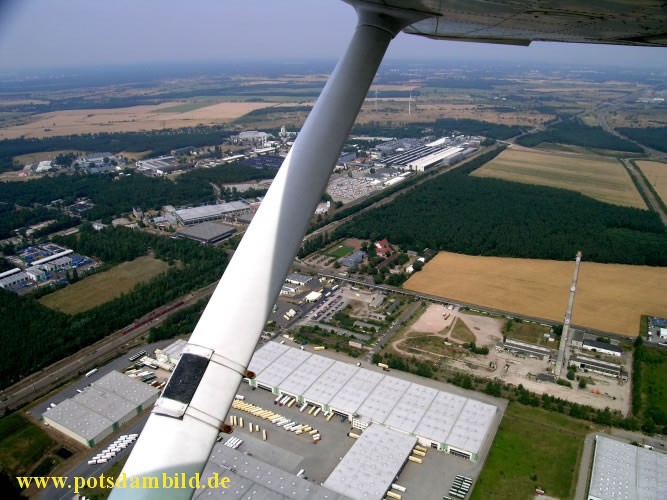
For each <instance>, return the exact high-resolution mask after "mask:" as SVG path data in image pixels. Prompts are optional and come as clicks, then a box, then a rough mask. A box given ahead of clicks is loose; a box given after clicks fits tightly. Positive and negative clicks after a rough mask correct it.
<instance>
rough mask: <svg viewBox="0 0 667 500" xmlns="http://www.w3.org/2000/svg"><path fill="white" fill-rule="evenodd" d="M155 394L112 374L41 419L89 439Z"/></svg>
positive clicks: (146, 388)
mask: <svg viewBox="0 0 667 500" xmlns="http://www.w3.org/2000/svg"><path fill="white" fill-rule="evenodd" d="M158 393H159V391H158V389H156V388H155V387H152V386H150V385H148V384H144V383H143V382H140V381H138V380H136V379H133V378H130V377H128V376H126V375H123V374H122V373H119V372H117V371H112V372H109V373H108V374H106V375H105V376H104V377H102V378H100V379H98V380H96V381H95V382H93V383H92V385H91V386H90V387H86V388H85V389H83V392H82V393H80V394H77V395H76V396H74V397H72V398H70V399H66V400H65V401H63V402H61V403H60V404H58V405H56V406H55V407H54V408H51V410H49V411H48V412H44V413H43V414H42V417H43V418H44V419H45V420H50V421H52V422H54V423H56V424H59V425H61V426H63V427H65V428H66V429H69V430H70V431H71V432H73V433H75V434H77V435H78V436H80V437H82V438H84V439H86V440H91V439H94V438H95V437H97V436H99V435H100V433H102V432H103V431H105V430H106V429H108V428H110V427H111V426H112V425H113V424H114V423H116V422H118V421H120V420H122V419H123V418H125V417H127V416H128V415H130V414H132V413H134V412H135V411H136V409H137V408H138V407H139V405H146V404H147V403H148V402H150V401H151V400H152V399H154V398H157V395H158Z"/></svg>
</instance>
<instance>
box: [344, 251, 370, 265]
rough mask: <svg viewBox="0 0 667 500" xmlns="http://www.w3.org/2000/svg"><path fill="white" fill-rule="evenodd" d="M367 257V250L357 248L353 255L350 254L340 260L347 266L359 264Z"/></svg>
mask: <svg viewBox="0 0 667 500" xmlns="http://www.w3.org/2000/svg"><path fill="white" fill-rule="evenodd" d="M365 258H366V252H364V251H363V250H357V251H356V252H354V253H353V254H351V255H348V256H347V257H345V258H344V259H342V260H341V261H340V263H341V264H342V265H343V266H345V267H354V266H358V265H359V264H361V263H362V262H363V260H364V259H365Z"/></svg>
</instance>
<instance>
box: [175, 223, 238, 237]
mask: <svg viewBox="0 0 667 500" xmlns="http://www.w3.org/2000/svg"><path fill="white" fill-rule="evenodd" d="M235 232H236V228H235V227H234V226H227V225H225V224H217V223H215V222H209V221H207V222H200V223H199V224H193V225H192V226H188V227H186V228H184V229H181V230H180V231H177V233H176V234H178V235H179V236H185V237H187V238H194V239H197V240H204V241H211V240H215V239H217V238H222V237H224V236H227V235H229V234H233V233H235Z"/></svg>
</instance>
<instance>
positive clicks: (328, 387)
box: [250, 342, 498, 453]
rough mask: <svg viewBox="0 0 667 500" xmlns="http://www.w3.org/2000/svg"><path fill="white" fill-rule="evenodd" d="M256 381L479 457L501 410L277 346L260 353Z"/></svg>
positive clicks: (253, 362)
mask: <svg viewBox="0 0 667 500" xmlns="http://www.w3.org/2000/svg"><path fill="white" fill-rule="evenodd" d="M255 368H261V371H260V372H259V373H258V375H257V382H258V383H260V384H262V385H266V386H268V387H271V388H274V387H278V388H279V389H280V390H281V391H284V392H287V393H289V394H292V395H294V396H303V397H304V398H305V399H307V400H308V401H310V402H313V403H315V404H320V405H328V406H329V407H331V408H332V409H333V410H336V411H340V412H342V413H347V414H350V415H357V417H358V418H362V419H366V420H369V421H372V422H375V423H380V424H383V425H386V426H389V427H391V428H393V429H396V430H399V431H401V432H406V433H411V434H415V435H416V436H419V437H423V438H425V439H429V440H431V441H437V442H439V443H443V444H447V445H449V446H453V447H455V448H458V449H461V450H463V451H466V452H469V453H479V450H480V448H481V445H482V443H483V442H484V439H485V438H486V436H487V435H488V433H489V430H490V429H491V426H492V425H493V421H494V418H495V415H496V412H497V411H498V408H497V407H496V406H494V405H491V404H487V403H482V402H481V401H478V400H474V399H469V398H466V397H463V396H458V395H455V394H452V393H449V392H444V391H439V390H437V389H434V388H430V387H427V386H424V385H422V384H419V383H411V382H408V381H406V380H403V379H399V378H396V377H392V376H391V375H384V374H383V373H379V372H377V371H371V370H367V369H365V368H358V367H356V366H354V365H352V364H350V363H343V362H340V361H336V362H333V361H332V360H330V359H329V358H325V357H323V356H320V355H318V354H311V353H308V352H307V351H302V350H300V349H296V348H293V347H288V346H287V345H281V344H279V343H277V342H268V343H266V344H265V345H264V346H263V347H262V348H260V349H259V350H258V351H256V353H255V355H254V356H253V358H252V360H251V362H250V369H251V370H252V371H255V372H256V373H257V370H256V369H255Z"/></svg>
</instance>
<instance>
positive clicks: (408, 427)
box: [384, 384, 438, 433]
mask: <svg viewBox="0 0 667 500" xmlns="http://www.w3.org/2000/svg"><path fill="white" fill-rule="evenodd" d="M437 394H438V391H437V390H436V389H433V388H431V387H426V386H425V385H419V384H411V385H410V387H408V389H407V390H406V391H405V392H404V393H403V396H401V399H400V400H399V401H398V403H397V404H396V406H394V409H393V410H392V412H391V414H390V415H389V417H387V419H386V420H385V421H384V425H388V426H389V427H394V428H396V429H400V430H402V431H404V432H409V433H413V432H414V430H415V429H416V428H417V425H418V424H419V422H420V421H421V420H422V418H423V417H424V415H425V414H426V410H428V407H429V406H430V405H431V403H432V402H433V400H434V399H435V397H436V395H437Z"/></svg>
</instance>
